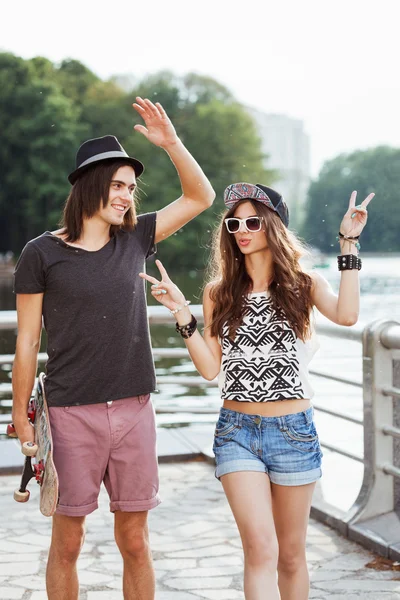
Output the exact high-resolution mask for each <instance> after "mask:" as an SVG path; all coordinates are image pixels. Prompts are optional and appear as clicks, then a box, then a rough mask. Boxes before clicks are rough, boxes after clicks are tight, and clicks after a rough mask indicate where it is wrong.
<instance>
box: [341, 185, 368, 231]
mask: <svg viewBox="0 0 400 600" xmlns="http://www.w3.org/2000/svg"><path fill="white" fill-rule="evenodd" d="M374 196H375V194H368V196H367V197H366V198H365V200H363V201H362V202H361V204H359V205H357V206H356V198H357V192H352V194H351V196H350V201H349V208H348V209H347V212H346V213H345V215H344V217H343V220H342V222H341V224H340V229H339V231H340V233H342V234H343V235H344V236H346V237H353V238H355V237H357V236H359V235H360V234H361V232H362V230H363V229H364V227H365V225H366V224H367V218H368V212H367V206H368V204H369V203H370V202H371V200H372V198H373V197H374Z"/></svg>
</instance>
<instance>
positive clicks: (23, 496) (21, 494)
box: [14, 490, 31, 502]
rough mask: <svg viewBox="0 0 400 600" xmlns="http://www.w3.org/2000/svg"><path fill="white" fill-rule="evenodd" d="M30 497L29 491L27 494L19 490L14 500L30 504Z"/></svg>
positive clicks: (16, 491)
mask: <svg viewBox="0 0 400 600" xmlns="http://www.w3.org/2000/svg"><path fill="white" fill-rule="evenodd" d="M30 495H31V494H30V492H29V490H26V491H25V492H20V491H19V490H15V492H14V500H16V501H17V502H28V500H29V496H30Z"/></svg>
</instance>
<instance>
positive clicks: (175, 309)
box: [169, 300, 191, 315]
mask: <svg viewBox="0 0 400 600" xmlns="http://www.w3.org/2000/svg"><path fill="white" fill-rule="evenodd" d="M190 303H191V301H190V300H185V302H184V303H183V304H182V306H178V308H173V309H172V310H170V311H169V312H170V313H171V315H176V313H177V312H179V311H180V310H182V308H185V306H189V304H190Z"/></svg>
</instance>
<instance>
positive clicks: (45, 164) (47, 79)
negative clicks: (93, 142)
mask: <svg viewBox="0 0 400 600" xmlns="http://www.w3.org/2000/svg"><path fill="white" fill-rule="evenodd" d="M53 75H54V73H53V72H52V71H51V69H50V64H49V63H48V61H46V60H45V59H36V60H34V61H24V60H23V59H21V58H17V57H15V56H12V55H10V54H0V130H1V132H2V144H1V148H0V172H1V186H0V240H1V242H0V251H5V250H13V251H14V252H17V253H18V252H19V251H20V250H21V248H22V246H23V245H24V244H25V243H26V241H28V239H30V238H32V237H35V236H36V235H39V234H40V233H41V232H42V231H43V230H44V229H48V228H50V227H54V226H55V225H56V223H57V221H58V219H59V216H60V208H61V207H62V204H63V202H64V199H65V197H66V194H67V192H68V187H69V186H68V182H67V179H66V170H67V169H68V168H69V167H70V166H71V165H72V161H71V158H72V156H73V153H74V152H75V149H76V146H77V143H78V139H79V138H80V137H81V136H82V130H83V129H84V128H83V127H82V126H81V125H78V124H77V118H78V111H77V109H76V107H75V106H74V105H73V103H72V102H71V100H70V99H68V98H67V97H65V96H64V95H63V94H62V93H61V90H60V88H59V87H58V86H57V84H56V83H53V81H52V79H53ZM43 77H44V78H43Z"/></svg>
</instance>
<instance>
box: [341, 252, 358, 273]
mask: <svg viewBox="0 0 400 600" xmlns="http://www.w3.org/2000/svg"><path fill="white" fill-rule="evenodd" d="M337 261H338V269H339V271H349V270H350V271H351V270H353V269H357V270H358V271H360V270H361V267H362V262H361V258H360V257H359V256H355V254H341V255H340V256H338V257H337Z"/></svg>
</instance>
